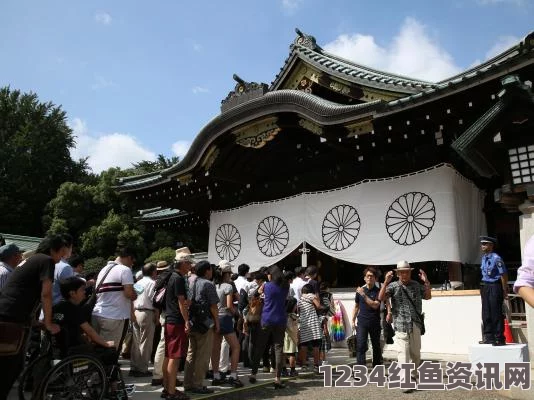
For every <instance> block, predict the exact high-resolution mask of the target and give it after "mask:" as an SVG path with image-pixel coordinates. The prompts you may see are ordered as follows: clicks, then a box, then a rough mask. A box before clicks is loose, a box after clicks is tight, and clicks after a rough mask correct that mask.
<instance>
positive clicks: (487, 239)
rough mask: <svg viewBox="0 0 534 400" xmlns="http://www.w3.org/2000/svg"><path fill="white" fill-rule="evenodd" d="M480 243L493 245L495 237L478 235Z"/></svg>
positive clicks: (495, 242) (495, 241) (495, 240)
mask: <svg viewBox="0 0 534 400" xmlns="http://www.w3.org/2000/svg"><path fill="white" fill-rule="evenodd" d="M480 243H492V244H493V245H496V244H497V239H495V238H494V237H491V236H480Z"/></svg>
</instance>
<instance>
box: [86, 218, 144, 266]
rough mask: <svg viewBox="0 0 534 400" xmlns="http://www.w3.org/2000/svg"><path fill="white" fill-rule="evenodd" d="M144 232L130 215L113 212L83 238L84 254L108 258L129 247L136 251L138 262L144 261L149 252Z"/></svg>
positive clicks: (90, 229)
mask: <svg viewBox="0 0 534 400" xmlns="http://www.w3.org/2000/svg"><path fill="white" fill-rule="evenodd" d="M142 231H143V227H142V225H140V224H138V223H137V222H136V221H135V220H133V218H131V217H130V216H129V215H127V214H116V213H115V212H114V211H113V210H111V211H110V212H109V214H108V215H107V217H106V218H105V219H103V220H102V221H101V222H100V223H99V224H97V225H93V226H92V227H91V228H89V230H88V231H87V232H85V233H84V234H83V235H82V236H81V238H80V239H81V250H82V253H83V254H84V255H85V256H99V257H104V258H107V257H109V256H110V255H113V254H115V253H116V250H117V248H118V247H120V246H129V247H132V248H133V249H135V250H136V252H137V258H138V261H139V260H144V259H145V257H146V255H147V250H146V246H145V243H144V239H143V235H142V234H143V232H142Z"/></svg>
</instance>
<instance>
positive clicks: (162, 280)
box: [152, 270, 173, 311]
mask: <svg viewBox="0 0 534 400" xmlns="http://www.w3.org/2000/svg"><path fill="white" fill-rule="evenodd" d="M172 272H173V271H171V270H169V271H165V272H163V273H162V274H161V275H160V276H158V279H157V280H156V284H155V285H154V291H153V292H152V305H153V306H154V308H157V309H158V310H160V311H162V310H163V309H165V298H166V297H167V296H166V294H167V284H168V283H169V280H170V279H171V275H172Z"/></svg>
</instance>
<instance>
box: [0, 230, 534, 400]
mask: <svg viewBox="0 0 534 400" xmlns="http://www.w3.org/2000/svg"><path fill="white" fill-rule="evenodd" d="M490 239H492V238H489V239H488V238H487V237H484V239H483V240H482V243H483V244H482V248H483V250H484V251H485V254H487V256H486V257H489V256H490V255H491V254H493V253H491V251H492V248H493V247H492V246H489V245H488V243H491V240H490ZM533 243H534V242H533ZM72 245H73V239H72V237H70V236H69V235H56V236H49V237H47V238H45V239H44V240H43V241H42V242H41V243H40V245H39V247H38V248H37V250H36V251H35V254H31V255H26V256H28V257H27V258H26V256H25V257H23V254H22V251H21V250H20V249H19V248H18V247H17V246H16V245H13V244H9V245H3V246H1V247H0V368H1V369H2V371H4V375H3V379H2V380H1V383H0V398H7V395H8V393H9V391H10V390H11V388H12V386H13V384H14V382H15V381H16V379H17V377H18V376H19V374H20V372H21V370H22V369H23V367H24V362H25V356H26V355H27V350H28V343H29V342H30V340H29V337H30V336H32V335H31V332H32V331H35V330H36V329H37V330H43V331H45V332H49V333H50V335H51V336H52V337H53V339H54V340H53V342H54V344H55V346H56V347H57V348H58V352H59V354H60V357H65V356H67V355H70V354H90V355H93V356H95V357H97V358H98V359H99V360H100V361H101V363H102V364H103V366H104V367H105V368H106V370H107V371H113V367H114V366H116V365H117V364H118V358H119V355H120V354H122V356H123V357H124V358H129V359H130V371H129V375H130V376H133V377H152V382H151V384H152V385H153V386H155V387H160V386H162V387H163V390H162V393H161V397H163V398H167V399H171V400H174V399H187V398H189V396H188V393H198V394H209V393H213V391H214V389H212V388H210V387H208V386H212V387H213V386H221V385H230V386H233V387H235V388H239V387H242V386H243V381H242V380H241V379H242V377H239V376H238V365H239V363H240V362H242V363H243V366H244V368H249V369H250V374H249V375H248V381H249V382H250V383H255V382H256V381H257V374H258V371H259V368H260V365H261V367H262V368H263V371H264V372H271V373H274V382H273V385H274V387H275V388H276V389H283V388H285V383H284V382H283V380H282V377H284V376H290V377H293V376H297V375H298V372H297V368H300V371H301V372H302V371H308V370H309V371H310V372H312V371H313V372H315V373H318V372H319V366H320V365H321V364H322V363H326V362H327V360H326V354H327V353H328V351H329V349H330V348H331V342H330V332H329V323H328V320H329V317H331V316H332V315H333V314H334V312H335V308H334V300H333V296H332V294H331V293H330V292H329V291H328V286H327V285H326V284H325V283H324V282H319V279H318V269H317V267H315V266H308V267H307V268H301V267H297V268H295V270H294V271H282V270H281V269H280V268H279V267H278V266H276V265H272V266H269V267H262V268H260V269H259V270H257V271H255V272H250V268H249V266H248V265H246V264H241V265H239V266H237V268H235V266H234V265H232V264H231V263H230V262H229V261H227V260H221V261H220V262H219V263H218V265H215V264H211V263H210V262H209V261H206V260H203V261H199V262H196V263H195V260H194V259H193V256H192V254H191V252H190V251H189V249H188V248H187V247H182V248H179V249H177V250H176V254H175V259H174V262H173V263H171V264H168V263H167V262H166V261H159V262H156V263H147V264H145V265H144V266H143V267H142V268H141V270H140V271H139V272H138V273H137V274H135V275H136V276H135V277H134V274H133V271H132V268H133V267H134V265H135V263H136V254H135V252H134V251H132V249H129V248H127V247H124V248H120V249H118V251H117V254H116V258H115V259H114V260H113V261H109V262H108V263H107V264H106V265H105V266H103V268H102V269H101V270H100V272H99V273H98V275H95V274H86V275H84V274H83V259H82V258H80V257H77V256H73V255H72ZM531 247H533V248H534V245H532V246H531ZM491 257H492V258H491V259H492V260H493V259H494V258H495V261H494V262H493V261H492V262H491V263H493V264H495V268H496V269H495V273H493V272H492V271H493V270H492V269H491V268H490V267H489V265H490V261H488V262H487V265H488V266H487V267H485V266H484V265H485V264H484V258H483V263H482V264H483V268H482V269H483V276H486V275H487V276H492V277H493V278H495V280H496V281H498V280H499V279H501V278H500V273H502V272H503V271H505V267H504V265H501V261H502V260H501V261H499V260H500V258H496V257H494V256H491ZM488 260H489V258H488ZM493 264H491V265H493ZM528 265H530V264H528V263H527V264H525V267H528ZM529 268H530V267H529ZM412 270H413V268H412V267H411V266H410V264H409V263H408V262H407V261H400V262H399V263H398V264H397V267H396V268H395V269H394V270H393V271H389V272H387V273H386V275H385V279H384V282H383V283H379V279H378V278H379V275H380V274H381V271H380V270H377V269H375V268H373V267H367V268H365V270H364V271H363V279H364V281H365V284H364V285H363V286H361V287H358V288H357V289H356V295H355V307H354V312H353V314H352V324H353V327H354V329H355V330H356V332H357V340H356V342H357V350H356V353H357V354H356V355H357V357H356V360H357V363H358V364H360V365H366V352H367V350H368V338H370V342H371V346H372V365H373V366H375V365H380V364H382V363H383V358H382V350H383V346H384V343H385V342H386V341H388V342H389V340H390V339H391V338H386V336H387V335H385V333H386V332H388V331H392V328H391V323H393V325H394V327H395V333H394V334H395V336H396V342H397V346H398V362H399V363H408V362H413V363H415V364H416V365H419V364H420V361H421V356H420V349H421V335H422V334H424V329H425V327H424V315H423V313H422V300H428V299H430V298H431V290H430V282H429V280H428V278H427V276H426V274H425V272H424V271H422V270H419V280H413V279H412ZM236 271H237V273H235V272H236ZM484 273H485V274H486V275H484ZM395 274H396V275H398V277H399V279H398V280H396V281H392V279H393V276H394V275H395ZM503 279H504V278H503ZM519 282H522V283H520V285H519V287H518V290H523V289H522V288H525V287H526V288H529V289H532V285H530V283H531V281H528V280H527V279H523V280H520V281H519ZM525 282H526V283H525ZM529 282H530V283H529ZM529 285H530V286H529ZM483 298H484V293H483ZM488 318H489V317H488ZM488 324H489V323H488ZM490 325H491V324H490ZM387 328H389V329H387ZM488 329H489V328H488ZM500 334H501V333H500V332H499V333H498V334H496V336H495V335H494V336H491V337H490V336H487V337H486V339H487V340H488V341H490V340H497V342H498V341H499V340H500V338H501V337H500ZM33 336H35V335H33ZM37 337H38V338H39V337H40V335H37ZM486 339H485V340H486ZM6 349H10V351H7V350H6ZM13 349H15V350H13ZM309 360H311V362H312V364H311V365H309V364H308V362H309ZM151 362H152V363H153V371H149V365H150V363H151ZM181 372H183V381H181V380H179V379H178V378H177V376H178V374H179V373H181ZM117 379H118V377H117V376H113V374H112V373H111V372H110V381H111V388H112V389H113V384H114V382H115V381H116V380H117ZM206 379H208V380H211V385H205V381H206ZM181 386H183V390H182V389H178V388H179V387H181Z"/></svg>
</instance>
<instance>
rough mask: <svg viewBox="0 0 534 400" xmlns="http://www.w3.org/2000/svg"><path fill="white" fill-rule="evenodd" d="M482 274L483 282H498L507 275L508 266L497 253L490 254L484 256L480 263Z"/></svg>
mask: <svg viewBox="0 0 534 400" xmlns="http://www.w3.org/2000/svg"><path fill="white" fill-rule="evenodd" d="M480 270H481V272H482V282H489V283H493V282H497V281H499V280H500V279H501V276H503V275H504V274H506V272H507V271H506V266H505V265H504V262H503V260H502V258H501V257H500V256H499V255H498V254H497V253H488V254H484V255H483V256H482V261H481V263H480Z"/></svg>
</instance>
